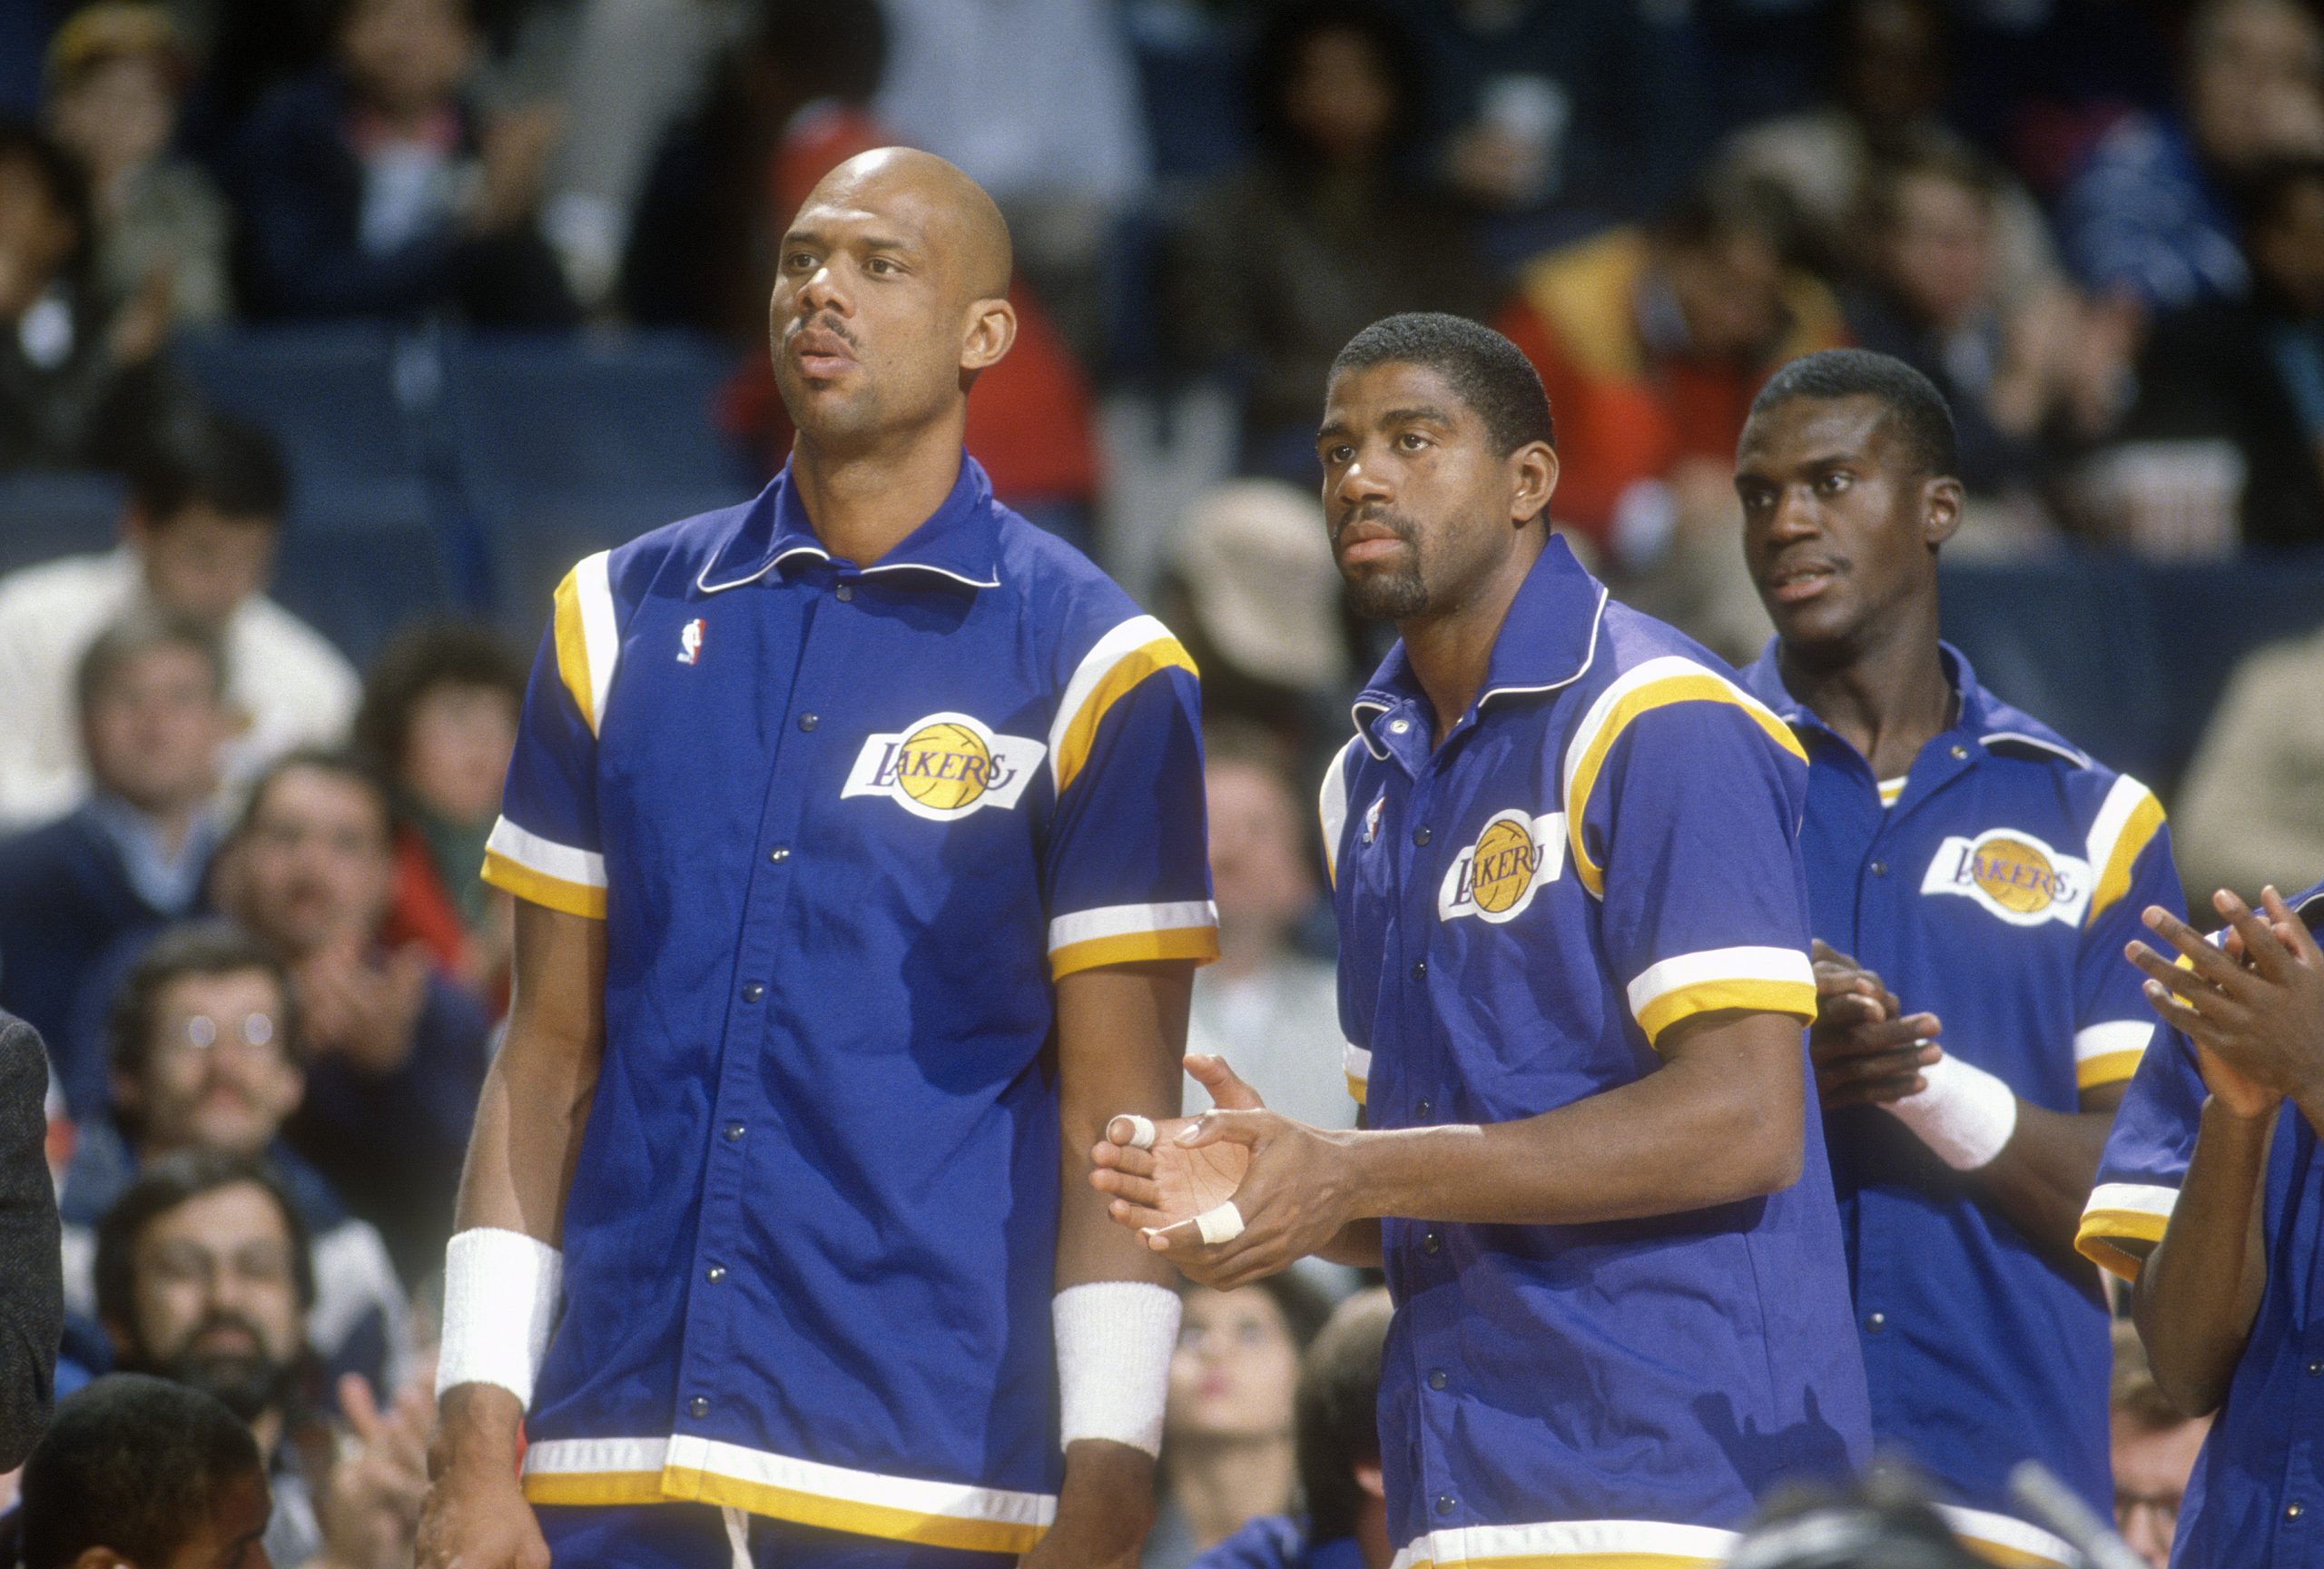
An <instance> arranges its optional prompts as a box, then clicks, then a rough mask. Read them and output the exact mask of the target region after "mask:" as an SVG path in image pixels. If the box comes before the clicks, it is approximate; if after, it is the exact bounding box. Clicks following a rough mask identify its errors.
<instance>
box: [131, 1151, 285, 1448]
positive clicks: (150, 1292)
mask: <svg viewBox="0 0 2324 1569" xmlns="http://www.w3.org/2000/svg"><path fill="white" fill-rule="evenodd" d="M296 1247H297V1244H296V1243H295V1242H294V1241H293V1240H292V1238H291V1229H290V1226H289V1224H288V1223H287V1222H286V1221H285V1220H284V1219H283V1217H282V1211H281V1209H279V1208H278V1207H277V1206H276V1204H275V1202H274V1199H272V1197H271V1196H270V1195H269V1194H268V1193H267V1191H266V1190H265V1189H262V1188H261V1187H259V1186H257V1185H256V1184H255V1183H248V1182H241V1183H234V1184H231V1185H229V1186H227V1187H224V1188H217V1189H212V1190H211V1191H209V1192H207V1193H203V1194H202V1195H200V1196H199V1197H197V1198H193V1199H187V1200H186V1201H185V1202H184V1203H182V1204H181V1205H179V1206H178V1207H177V1208H176V1209H169V1210H164V1211H163V1212H162V1214H160V1215H157V1216H155V1217H154V1218H153V1219H152V1220H151V1221H150V1222H148V1223H147V1225H146V1227H145V1229H144V1230H143V1232H141V1233H139V1235H138V1236H137V1238H136V1239H135V1241H134V1242H133V1244H132V1247H131V1258H132V1271H133V1276H134V1281H135V1284H134V1288H133V1292H132V1296H131V1314H132V1321H131V1322H130V1323H128V1324H117V1325H113V1326H110V1327H111V1328H112V1329H113V1336H114V1338H115V1340H116V1341H117V1342H119V1343H120V1346H121V1349H122V1352H123V1362H124V1363H125V1364H128V1365H131V1366H133V1367H135V1368H136V1369H137V1370H139V1371H142V1372H149V1373H153V1374H157V1375H159V1376H160V1377H165V1378H170V1379H172V1380H174V1381H176V1382H178V1383H181V1384H186V1385H191V1386H193V1387H194V1388H197V1389H200V1390H202V1391H204V1392H205V1393H208V1394H210V1395H212V1396H216V1397H217V1398H218V1400H219V1401H220V1402H221V1403H222V1404H223V1405H224V1406H226V1408H227V1409H228V1410H230V1411H231V1412H233V1413H234V1414H235V1415H236V1416H240V1417H241V1419H242V1420H243V1421H245V1422H250V1421H255V1420H256V1419H257V1418H258V1417H259V1416H261V1415H263V1414H264V1413H265V1412H267V1411H268V1410H270V1409H271V1408H272V1407H273V1406H274V1405H275V1404H276V1402H277V1401H279V1400H280V1399H281V1396H282V1393H283V1389H284V1386H285V1384H286V1381H287V1379H288V1377H289V1370H290V1369H291V1367H292V1366H293V1365H294V1364H295V1363H296V1362H297V1360H298V1358H299V1356H300V1352H301V1351H302V1350H303V1349H304V1346H305V1335H304V1331H303V1329H302V1327H301V1323H300V1320H301V1314H300V1306H299V1286H298V1274H297V1264H296V1253H295V1248H296Z"/></svg>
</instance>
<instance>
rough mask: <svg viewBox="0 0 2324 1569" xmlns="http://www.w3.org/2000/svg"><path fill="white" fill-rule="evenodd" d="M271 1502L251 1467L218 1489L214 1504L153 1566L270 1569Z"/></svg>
mask: <svg viewBox="0 0 2324 1569" xmlns="http://www.w3.org/2000/svg"><path fill="white" fill-rule="evenodd" d="M273 1515H274V1503H273V1500H272V1498H271V1496H270V1495H269V1493H268V1489H267V1485H266V1475H265V1474H264V1473H263V1472H259V1471H252V1472H250V1473H248V1474H246V1475H241V1476H238V1477H236V1478H235V1479H234V1480H232V1481H231V1482H229V1483H227V1484H226V1485H224V1486H223V1487H221V1488H220V1489H219V1490H218V1506H217V1508H216V1509H214V1510H212V1513H211V1515H210V1518H209V1519H208V1520H205V1521H203V1522H202V1523H201V1524H200V1525H196V1526H194V1528H193V1530H192V1533H191V1534H188V1535H187V1537H186V1539H185V1540H184V1541H183V1542H181V1543H180V1544H178V1550H177V1551H176V1552H174V1553H172V1554H170V1555H169V1557H167V1558H166V1559H164V1560H162V1564H159V1565H157V1566H156V1569H273V1561H272V1560H271V1559H270V1558H269V1557H267V1555H266V1543H265V1540H264V1538H265V1536H266V1526H267V1522H268V1521H269V1520H271V1519H272V1518H273Z"/></svg>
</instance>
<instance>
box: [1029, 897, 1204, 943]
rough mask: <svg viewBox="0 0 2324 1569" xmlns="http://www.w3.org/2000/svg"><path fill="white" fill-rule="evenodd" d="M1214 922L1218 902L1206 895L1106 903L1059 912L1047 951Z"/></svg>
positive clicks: (1050, 931)
mask: <svg viewBox="0 0 2324 1569" xmlns="http://www.w3.org/2000/svg"><path fill="white" fill-rule="evenodd" d="M1217 924H1218V906H1216V904H1213V903H1211V902H1210V901H1209V900H1207V899H1189V900H1186V901H1184V902H1182V903H1176V904H1108V905H1106V906H1105V907H1103V908H1102V909H1098V910H1081V911H1077V912H1075V913H1073V914H1070V915H1059V916H1058V917H1057V918H1056V919H1055V920H1053V921H1051V922H1050V923H1049V952H1052V953H1054V952H1057V951H1058V950H1059V949H1060V948H1064V947H1068V946H1069V945H1071V944H1073V943H1075V942H1094V941H1096V940H1097V939H1098V938H1100V937H1128V936H1133V935H1135V934H1137V933H1140V932H1178V931H1184V930H1186V929H1187V928H1190V927H1203V926H1216V925H1217Z"/></svg>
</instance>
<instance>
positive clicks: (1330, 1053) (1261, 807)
mask: <svg viewBox="0 0 2324 1569" xmlns="http://www.w3.org/2000/svg"><path fill="white" fill-rule="evenodd" d="M1203 785H1204V794H1205V798H1206V804H1207V805H1208V808H1209V815H1210V882H1211V893H1212V896H1213V898H1214V899H1215V900H1216V903H1217V905H1218V962H1216V964H1212V965H1209V966H1207V967H1206V968H1205V969H1202V970H1200V971H1197V972H1196V974H1195V991H1194V1002H1193V1011H1192V1012H1191V1014H1190V1016H1189V1017H1188V1020H1187V1051H1198V1052H1202V1053H1204V1054H1206V1055H1208V1056H1214V1057H1224V1058H1226V1060H1227V1061H1230V1062H1232V1063H1234V1064H1235V1071H1236V1073H1238V1074H1239V1075H1241V1077H1242V1079H1243V1081H1245V1082H1246V1083H1247V1084H1249V1085H1250V1086H1251V1087H1252V1088H1253V1089H1255V1090H1257V1091H1258V1092H1259V1095H1260V1097H1261V1099H1263V1100H1265V1102H1266V1103H1267V1105H1268V1106H1270V1107H1272V1108H1273V1109H1275V1110H1277V1111H1280V1112H1282V1113H1283V1114H1284V1115H1285V1116H1286V1117H1295V1118H1296V1119H1298V1120H1300V1121H1302V1122H1305V1123H1307V1124H1308V1125H1309V1126H1311V1127H1315V1128H1352V1127H1354V1125H1355V1102H1354V1100H1351V1099H1350V1098H1349V1096H1348V1094H1347V1091H1346V1089H1345V1087H1344V1083H1343V1075H1342V1072H1341V1067H1342V1063H1341V1057H1342V1053H1343V1051H1344V1047H1345V1044H1346V1041H1345V1038H1344V1036H1342V1035H1341V1033H1340V1028H1339V972H1338V971H1337V969H1336V968H1335V967H1334V966H1333V965H1332V964H1330V963H1328V962H1324V961H1323V960H1320V959H1315V958H1311V957H1309V956H1308V955H1306V954H1305V953H1302V952H1299V950H1298V949H1297V948H1296V947H1295V946H1294V945H1293V937H1294V934H1295V932H1296V930H1297V928H1298V926H1299V923H1300V922H1301V921H1302V920H1303V919H1304V918H1305V917H1306V916H1307V915H1309V914H1311V913H1313V912H1314V909H1315V898H1316V893H1317V880H1316V876H1315V845H1316V838H1315V811H1314V807H1313V805H1312V804H1309V798H1310V797H1311V795H1312V792H1306V791H1301V790H1297V789H1295V787H1294V786H1293V785H1292V782H1291V775H1290V772H1289V770H1288V768H1287V767H1286V765H1285V753H1284V749H1283V747H1282V746H1281V745H1277V744H1275V742H1274V741H1273V740H1272V739H1271V738H1270V737H1269V736H1267V735H1266V734H1265V732H1264V731H1256V730H1254V729H1251V728H1249V727H1246V726H1236V725H1211V726H1209V727H1208V728H1207V729H1206V734H1205V735H1204V744H1203ZM1209 1100H1210V1098H1209V1096H1208V1095H1206V1093H1204V1091H1203V1089H1202V1086H1201V1085H1200V1084H1198V1083H1196V1081H1194V1080H1193V1079H1191V1078H1189V1079H1188V1080H1187V1106H1188V1107H1189V1108H1190V1109H1199V1108H1201V1107H1203V1106H1206V1105H1208V1104H1209Z"/></svg>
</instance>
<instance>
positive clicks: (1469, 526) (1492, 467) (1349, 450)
mask: <svg viewBox="0 0 2324 1569" xmlns="http://www.w3.org/2000/svg"><path fill="white" fill-rule="evenodd" d="M1528 450H1540V451H1541V452H1544V453H1546V451H1547V449H1523V448H1521V449H1519V452H1518V453H1508V454H1504V453H1502V452H1499V451H1496V450H1495V449H1494V443H1493V441H1492V436H1491V434H1490V433H1489V432H1488V431H1487V430H1486V429H1485V423H1484V420H1483V419H1482V418H1481V417H1480V416H1479V415H1478V413H1477V412H1476V410H1473V409H1472V408H1470V407H1469V406H1468V404H1467V403H1466V402H1464V401H1462V398H1461V397H1460V395H1459V393H1458V392H1457V391H1455V390H1454V389H1453V387H1452V382H1451V381H1450V380H1447V378H1446V377H1445V376H1444V375H1443V372H1441V371H1438V370H1433V369H1431V368H1430V367H1428V366H1425V365H1416V364H1412V363H1408V362H1403V361H1396V360H1391V361H1388V362H1386V363H1384V364H1380V365H1374V366H1371V367H1369V368H1368V369H1365V370H1349V371H1346V372H1344V373H1343V374H1341V375H1339V376H1337V377H1335V378H1334V379H1333V381H1332V386H1331V391H1330V393H1329V394H1328V396H1327V398H1326V400H1325V403H1324V425H1323V429H1322V430H1321V431H1320V432H1319V433H1318V435H1317V437H1316V441H1315V452H1316V456H1317V457H1318V458H1319V459H1322V461H1323V465H1324V522H1325V525H1326V526H1327V527H1328V528H1330V530H1331V538H1332V549H1333V552H1334V555H1335V556H1336V557H1337V558H1338V560H1339V567H1340V576H1341V577H1343V578H1344V579H1345V580H1346V583H1347V594H1348V603H1349V604H1350V605H1352V606H1353V607H1354V608H1355V610H1356V612H1357V614H1359V615H1362V616H1366V617H1374V618H1375V619H1381V620H1391V621H1407V620H1414V619H1421V618H1433V617H1439V616H1443V615H1446V614H1448V613H1451V612H1453V611H1457V610H1459V609H1461V608H1462V607H1464V606H1466V605H1467V604H1468V603H1469V602H1470V601H1471V600H1472V599H1473V598H1474V597H1476V595H1477V594H1478V593H1479V592H1480V591H1481V590H1482V588H1483V587H1484V586H1485V585H1486V584H1487V583H1488V582H1490V581H1491V580H1492V577H1493V575H1494V573H1495V571H1496V570H1497V569H1498V568H1499V567H1501V566H1502V563H1503V562H1505V561H1506V560H1507V559H1508V558H1509V556H1510V554H1511V552H1512V551H1513V550H1514V549H1515V548H1517V537H1518V528H1517V526H1516V522H1515V519H1514V518H1513V517H1512V511H1513V502H1514V501H1515V499H1516V498H1517V497H1518V495H1519V487H1520V483H1521V481H1520V477H1519V464H1518V459H1519V455H1520V454H1521V453H1523V452H1525V451H1528ZM1549 471H1550V480H1549V483H1550V484H1551V486H1554V485H1555V483H1556V474H1557V469H1556V462H1555V459H1551V462H1550V470H1549ZM1548 499H1549V492H1548V490H1546V489H1544V490H1542V491H1541V495H1540V498H1539V500H1540V502H1541V504H1546V503H1547V501H1548ZM1530 516H1531V514H1529V517H1530Z"/></svg>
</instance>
